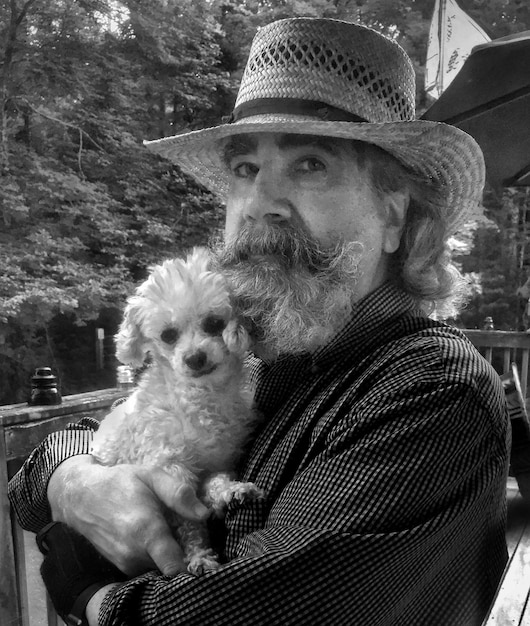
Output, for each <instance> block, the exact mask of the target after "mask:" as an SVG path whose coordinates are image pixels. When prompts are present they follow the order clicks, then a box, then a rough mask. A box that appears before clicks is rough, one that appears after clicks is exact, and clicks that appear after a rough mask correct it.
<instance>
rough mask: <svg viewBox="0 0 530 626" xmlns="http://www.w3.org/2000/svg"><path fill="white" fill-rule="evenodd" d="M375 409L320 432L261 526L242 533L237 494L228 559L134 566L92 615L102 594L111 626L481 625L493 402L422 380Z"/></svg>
mask: <svg viewBox="0 0 530 626" xmlns="http://www.w3.org/2000/svg"><path fill="white" fill-rule="evenodd" d="M382 405H384V407H385V408H384V409H383V410H382V409H381V406H382ZM370 408H371V407H370V406H368V405H365V406H363V407H362V409H360V410H355V411H352V413H351V414H350V415H346V416H344V417H343V418H342V419H341V420H340V422H339V423H336V422H335V424H334V426H333V428H332V429H331V430H327V431H326V430H325V429H324V430H323V431H322V442H321V443H322V445H321V446H320V447H319V446H317V448H319V451H318V452H317V453H315V454H313V456H312V458H311V459H308V460H307V462H306V463H302V466H301V467H300V468H299V469H298V470H297V471H296V473H295V475H294V476H293V477H292V479H291V480H290V481H289V482H288V483H287V484H286V485H284V487H283V488H282V489H281V491H280V492H279V493H278V494H277V495H275V496H274V498H273V500H274V501H273V502H269V503H267V502H266V503H265V504H264V505H263V506H269V505H270V510H269V511H268V515H267V518H266V519H267V521H266V523H265V526H264V527H263V528H260V529H258V530H255V531H253V532H247V533H245V532H241V531H242V529H244V528H248V527H252V520H253V518H254V517H255V516H256V515H259V511H257V509H255V507H260V506H262V505H261V504H260V503H259V502H258V503H253V504H243V505H237V504H235V505H234V507H235V508H232V510H230V511H229V518H228V519H227V524H228V528H229V531H230V530H232V531H234V532H235V534H236V535H238V536H239V539H238V540H237V541H235V542H234V543H233V544H232V546H231V548H230V554H229V556H230V558H231V560H230V562H229V563H227V564H226V565H224V566H223V567H221V568H220V569H219V570H217V571H215V572H210V573H207V574H205V575H204V576H202V577H198V578H197V577H193V576H190V575H188V574H179V575H177V576H176V577H174V578H170V579H168V578H166V577H162V576H159V575H157V574H156V573H154V572H153V573H150V574H146V575H143V576H141V577H138V578H135V579H134V580H131V581H130V582H127V583H125V584H123V585H120V586H118V587H115V588H114V589H112V590H111V591H110V592H109V593H108V594H107V595H104V594H103V593H101V595H100V596H99V597H96V598H94V599H93V602H92V603H91V606H90V613H91V615H94V614H95V613H96V612H97V609H98V606H97V605H98V604H99V603H100V602H101V601H102V604H101V607H100V609H99V620H100V623H101V624H104V625H106V626H110V625H112V626H118V625H121V624H127V623H135V624H139V625H141V624H146V625H147V624H150V625H153V624H165V623H171V624H175V625H179V624H182V625H184V624H186V625H188V624H189V625H193V624H202V625H204V626H208V625H210V624H211V625H212V626H213V624H215V625H216V626H217V625H220V624H227V625H228V624H231V625H232V624H253V625H260V624H263V625H266V624H267V625H268V624H274V623H278V624H279V623H281V624H282V625H288V624H293V625H295V624H297V625H299V624H310V623H315V624H319V625H322V626H324V625H329V626H332V625H333V626H336V625H337V624H365V623H366V624H378V625H379V626H382V625H384V626H391V625H392V626H393V625H394V624H396V623H428V624H439V623H441V622H440V620H441V619H442V620H444V621H443V623H470V624H475V623H480V622H479V620H480V618H481V616H482V615H483V614H484V613H485V611H486V610H487V607H488V605H489V602H490V600H491V596H492V594H493V591H494V589H495V586H496V584H497V582H498V579H499V576H500V575H501V573H502V568H503V565H504V559H505V548H503V545H504V543H503V542H504V531H503V507H502V502H503V497H504V489H505V472H506V463H507V449H506V445H507V443H506V422H505V419H504V415H503V412H502V408H501V407H500V405H499V406H498V407H485V406H483V405H482V401H481V398H480V397H477V395H476V392H475V391H473V390H472V389H470V388H469V387H466V386H463V385H458V384H452V385H446V386H442V385H439V384H438V383H436V384H432V385H431V384H427V383H425V382H422V383H421V385H418V386H416V387H414V384H412V385H411V388H410V389H409V390H407V389H403V390H401V389H400V390H399V393H396V394H395V397H392V398H389V399H388V401H387V402H382V401H381V398H378V401H377V413H372V414H371V413H370ZM330 420H331V422H333V419H332V418H331V417H330ZM314 436H315V437H318V435H316V434H315V435H314ZM297 463H300V459H297ZM103 596H104V598H103Z"/></svg>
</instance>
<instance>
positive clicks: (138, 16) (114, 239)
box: [0, 0, 530, 403]
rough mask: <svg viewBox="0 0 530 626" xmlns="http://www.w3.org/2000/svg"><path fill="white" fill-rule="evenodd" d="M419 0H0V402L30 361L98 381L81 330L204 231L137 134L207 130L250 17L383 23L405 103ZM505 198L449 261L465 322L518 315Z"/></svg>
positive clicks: (527, 23) (505, 25)
mask: <svg viewBox="0 0 530 626" xmlns="http://www.w3.org/2000/svg"><path fill="white" fill-rule="evenodd" d="M460 4H461V6H462V8H464V9H465V10H467V11H468V13H469V14H470V15H472V16H473V17H474V19H476V20H477V21H479V22H481V24H482V25H483V26H485V27H486V29H487V30H489V31H490V33H491V34H492V36H496V37H498V36H502V35H505V34H508V33H511V32H517V31H520V30H525V29H527V28H530V18H529V14H528V13H529V12H528V6H527V3H526V2H520V1H518V0H460ZM433 6H434V0H123V1H122V2H116V1H115V0H83V1H81V0H55V1H54V2H48V1H47V0H29V1H28V0H11V1H10V2H7V0H0V224H1V227H0V244H1V245H0V403H5V402H10V401H15V400H24V399H25V395H26V389H27V385H28V380H29V376H30V374H31V370H32V369H33V368H34V367H36V366H38V365H45V364H48V365H51V366H53V367H54V368H55V370H56V373H57V374H58V375H59V377H60V379H61V383H62V385H63V391H65V392H66V393H71V392H74V391H80V390H85V389H88V388H90V387H94V386H96V387H97V386H104V385H108V384H111V383H112V382H113V380H114V373H113V367H114V365H115V362H114V361H113V360H112V358H110V359H109V360H107V361H106V366H107V371H104V372H96V371H95V356H94V335H95V329H96V328H97V327H102V328H104V329H105V331H106V335H107V337H110V336H112V334H113V333H114V332H115V330H116V326H117V324H118V322H119V319H120V310H121V307H122V305H123V302H124V300H125V298H126V297H127V295H129V294H130V293H131V291H132V290H133V289H134V285H135V284H137V283H138V281H140V280H142V279H143V278H144V277H145V275H146V273H147V271H148V267H149V266H150V265H151V264H153V263H156V262H158V261H161V260H162V259H163V258H166V257H170V256H172V255H175V254H180V253H182V252H183V251H184V250H186V249H188V248H190V247H191V246H194V245H199V244H204V243H206V242H207V240H208V238H209V237H210V235H211V234H212V233H214V232H216V231H217V230H218V229H219V228H221V226H222V221H223V212H222V208H221V207H220V206H219V204H218V203H217V202H216V201H215V200H214V199H213V198H212V196H211V195H210V194H209V193H207V192H206V191H205V190H204V189H201V188H200V187H198V186H197V185H196V184H195V183H194V182H192V181H191V180H189V179H188V178H187V177H185V176H184V175H183V174H182V173H181V172H180V171H179V170H178V169H177V168H176V167H174V166H172V165H171V164H170V163H168V162H167V161H163V160H162V159H159V158H157V157H154V156H152V155H150V154H149V153H148V152H147V151H146V150H145V149H144V148H143V147H142V143H141V142H142V140H143V139H152V138H157V137H161V136H167V135H171V134H174V133H176V132H179V131H181V130H184V129H193V128H198V127H203V126H207V125H213V124H216V123H218V122H219V121H220V119H221V116H223V115H225V114H226V113H228V112H229V111H230V109H231V107H232V104H233V102H234V99H235V94H236V90H237V84H238V82H239V78H240V76H241V72H242V69H243V66H244V62H245V59H246V56H247V53H248V49H249V47H250V42H251V39H252V37H253V35H254V33H255V31H256V29H257V28H258V27H259V26H261V25H263V24H266V23H268V22H270V21H272V20H274V19H280V18H284V17H291V16H311V17H316V16H327V17H336V18H339V19H347V20H352V21H361V22H363V23H365V24H367V25H370V26H372V27H374V28H376V29H379V30H381V31H383V32H385V33H386V34H388V35H389V36H391V37H394V38H395V39H397V40H398V41H399V42H400V43H401V44H402V45H403V46H404V47H405V48H406V50H407V51H408V52H409V54H410V55H411V57H412V59H413V62H414V64H415V67H416V72H417V76H418V86H419V87H418V105H419V108H420V110H421V108H422V107H424V106H425V102H424V101H423V100H422V98H423V66H424V62H425V56H426V43H427V32H428V29H429V23H430V19H431V15H432V10H433ZM492 31H493V32H492ZM520 194H521V192H517V193H515V192H514V193H512V195H510V194H509V193H508V194H505V196H504V197H503V198H501V199H499V198H497V199H495V198H493V199H490V200H489V204H488V211H489V214H490V217H491V219H492V224H494V225H495V226H494V227H493V228H490V229H486V228H480V229H479V230H477V232H476V233H475V234H474V243H475V245H474V249H473V253H472V254H471V255H470V256H468V257H465V258H464V257H462V259H461V262H462V264H463V267H464V269H465V270H466V271H468V272H469V273H470V275H473V276H477V277H478V278H479V280H477V284H479V283H480V289H477V294H476V297H475V298H474V300H473V301H472V302H471V303H470V305H469V307H468V309H467V312H466V314H465V315H467V317H463V319H465V320H466V322H469V325H471V326H473V325H476V324H479V323H480V320H481V319H482V318H483V317H484V316H485V315H486V314H491V315H492V316H493V317H494V319H495V320H496V322H497V323H500V322H502V320H506V321H505V322H502V323H506V324H507V325H514V324H516V323H518V320H519V318H517V317H514V311H515V310H516V309H517V306H518V304H519V303H518V301H517V296H516V295H513V294H515V291H516V289H517V286H518V285H520V284H521V283H522V282H524V280H525V279H526V274H525V271H526V270H525V267H526V264H527V263H528V259H526V257H525V254H526V251H525V249H524V244H523V242H522V240H521V233H523V232H525V231H524V227H525V224H526V213H525V211H526V208H525V207H526V206H527V205H528V203H527V197H526V196H524V197H523V196H522V195H520ZM486 311H488V313H486ZM477 320H478V321H477ZM519 321H520V320H519ZM108 349H109V351H110V357H112V350H111V346H110V345H109V346H108Z"/></svg>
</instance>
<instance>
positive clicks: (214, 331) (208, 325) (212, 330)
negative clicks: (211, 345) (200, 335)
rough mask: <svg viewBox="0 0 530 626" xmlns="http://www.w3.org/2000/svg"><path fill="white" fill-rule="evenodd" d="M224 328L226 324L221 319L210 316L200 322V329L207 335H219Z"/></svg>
mask: <svg viewBox="0 0 530 626" xmlns="http://www.w3.org/2000/svg"><path fill="white" fill-rule="evenodd" d="M225 328H226V322H225V320H224V319H223V318H222V317H215V316H213V315H210V316H208V317H205V318H204V320H203V322H202V329H203V331H204V332H205V333H206V334H207V335H220V334H221V333H222V332H223V330H224V329H225Z"/></svg>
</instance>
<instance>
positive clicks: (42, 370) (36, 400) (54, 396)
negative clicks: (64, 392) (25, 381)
mask: <svg viewBox="0 0 530 626" xmlns="http://www.w3.org/2000/svg"><path fill="white" fill-rule="evenodd" d="M61 401H62V398H61V392H60V391H59V389H58V387H57V378H56V377H55V376H54V375H53V374H52V370H51V368H49V367H38V368H37V369H36V370H35V374H34V375H33V376H32V377H31V395H30V398H29V401H28V404H29V405H31V406H39V405H49V404H61Z"/></svg>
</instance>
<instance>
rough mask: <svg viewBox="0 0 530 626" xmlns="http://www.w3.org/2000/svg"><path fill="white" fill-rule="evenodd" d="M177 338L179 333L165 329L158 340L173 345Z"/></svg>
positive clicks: (175, 330) (174, 329)
mask: <svg viewBox="0 0 530 626" xmlns="http://www.w3.org/2000/svg"><path fill="white" fill-rule="evenodd" d="M178 338H179V331H178V330H177V329H176V328H166V329H165V330H163V331H162V332H161V333H160V339H162V341H163V342H164V343H175V342H176V341H177V339H178Z"/></svg>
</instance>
